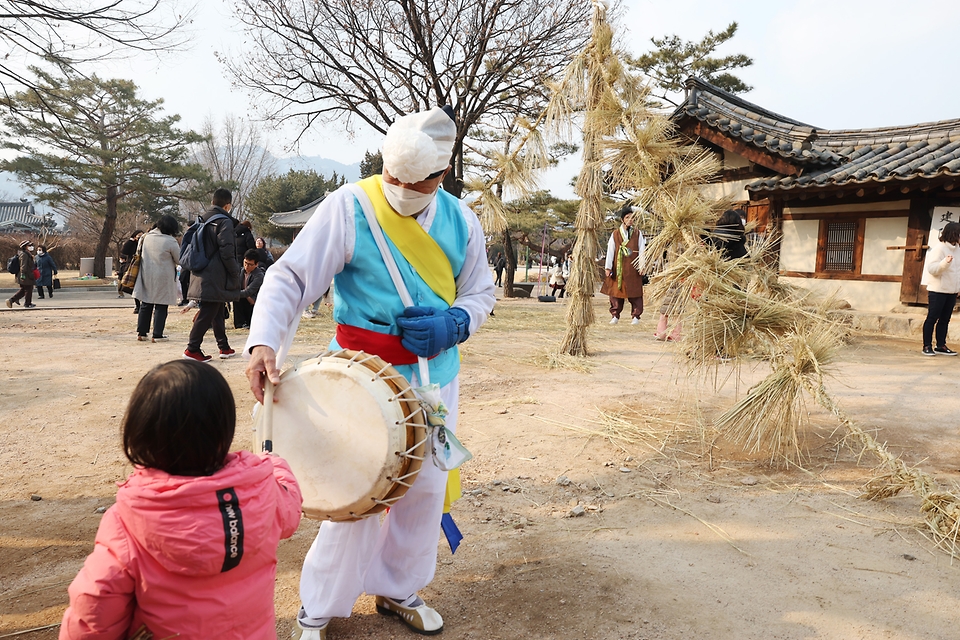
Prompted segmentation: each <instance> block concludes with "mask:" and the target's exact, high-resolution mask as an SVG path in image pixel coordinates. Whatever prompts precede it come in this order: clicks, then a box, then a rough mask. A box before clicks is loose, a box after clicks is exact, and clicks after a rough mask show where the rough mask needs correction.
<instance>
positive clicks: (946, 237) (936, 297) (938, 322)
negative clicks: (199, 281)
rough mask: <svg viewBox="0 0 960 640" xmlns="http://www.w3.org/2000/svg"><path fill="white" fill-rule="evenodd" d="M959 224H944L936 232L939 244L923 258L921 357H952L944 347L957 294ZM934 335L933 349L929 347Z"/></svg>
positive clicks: (959, 263)
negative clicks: (924, 306) (924, 289)
mask: <svg viewBox="0 0 960 640" xmlns="http://www.w3.org/2000/svg"><path fill="white" fill-rule="evenodd" d="M958 244H960V223H958V222H948V223H947V225H946V226H945V227H944V228H943V230H942V231H941V232H940V244H938V245H937V246H936V247H934V248H933V250H932V251H931V252H930V255H929V256H928V257H927V262H926V264H927V268H926V269H924V274H923V278H922V280H921V283H922V284H925V285H927V319H926V320H924V322H923V355H925V356H937V355H940V356H955V355H957V352H956V351H954V350H953V349H950V348H949V347H947V330H948V329H949V327H950V316H951V315H952V314H953V308H954V306H956V304H957V293H960V260H958V258H960V246H958ZM934 331H936V338H937V346H936V347H934V346H933V338H934Z"/></svg>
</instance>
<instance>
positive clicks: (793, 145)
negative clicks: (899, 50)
mask: <svg viewBox="0 0 960 640" xmlns="http://www.w3.org/2000/svg"><path fill="white" fill-rule="evenodd" d="M687 87H688V89H689V90H690V96H689V98H688V99H687V101H686V102H685V103H684V104H683V105H681V106H680V107H679V108H678V109H677V111H676V112H675V113H674V115H673V118H674V119H679V118H681V117H683V116H691V117H695V118H697V119H698V120H700V121H701V122H704V123H706V124H707V125H708V126H710V127H711V128H715V129H718V130H720V131H722V132H724V133H725V134H726V135H729V136H731V137H733V138H738V139H740V140H742V141H743V142H749V143H752V144H753V145H755V146H756V147H758V148H761V149H762V150H765V151H767V152H768V153H773V154H776V155H778V156H780V157H781V158H783V159H785V160H786V161H788V162H790V163H792V164H794V165H796V166H798V167H800V169H801V172H800V175H799V176H786V177H771V178H766V179H762V180H757V181H755V182H752V183H750V184H748V185H747V186H746V188H747V190H748V191H752V192H760V191H790V190H795V189H806V188H818V187H842V186H845V185H858V184H868V183H883V182H891V181H897V180H899V181H906V180H913V179H917V178H920V179H931V178H937V177H940V176H951V177H952V176H960V119H957V120H944V121H941V122H929V123H923V124H915V125H908V126H902V127H882V128H878V129H835V130H830V129H817V128H816V127H811V126H810V125H806V124H803V123H800V122H797V121H795V120H791V119H789V118H786V117H784V116H781V115H778V114H776V113H773V112H771V111H767V110H765V109H763V108H761V107H758V106H756V105H754V104H752V103H750V102H747V101H746V100H743V99H742V98H739V97H737V96H734V95H732V94H730V93H727V92H726V91H723V90H722V89H719V88H717V87H714V86H713V85H711V84H709V83H707V82H704V81H703V80H700V79H698V78H690V79H689V80H687ZM758 137H759V138H760V140H759V141H758Z"/></svg>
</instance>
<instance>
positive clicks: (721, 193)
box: [700, 178, 757, 201]
mask: <svg viewBox="0 0 960 640" xmlns="http://www.w3.org/2000/svg"><path fill="white" fill-rule="evenodd" d="M756 180H757V179H756V178H751V179H750V180H735V181H733V182H714V183H712V184H705V185H703V186H702V187H700V188H701V189H702V190H703V194H704V195H705V196H706V197H708V198H715V199H717V200H719V199H720V198H733V199H734V200H738V201H739V200H749V199H750V194H748V193H747V190H746V189H744V187H745V186H746V185H748V184H750V183H751V182H755V181H756Z"/></svg>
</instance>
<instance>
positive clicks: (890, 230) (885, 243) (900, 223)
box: [860, 218, 908, 276]
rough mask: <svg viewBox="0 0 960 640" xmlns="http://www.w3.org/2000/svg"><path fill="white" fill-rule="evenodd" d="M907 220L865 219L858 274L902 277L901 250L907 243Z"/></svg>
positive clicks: (903, 252) (902, 254)
mask: <svg viewBox="0 0 960 640" xmlns="http://www.w3.org/2000/svg"><path fill="white" fill-rule="evenodd" d="M907 221H908V218H867V220H866V222H865V224H864V230H863V262H862V263H861V265H860V273H863V274H871V275H874V274H877V275H884V276H900V275H903V258H904V255H905V254H906V251H904V250H903V249H896V250H892V251H890V250H887V247H902V246H903V245H905V244H906V243H907Z"/></svg>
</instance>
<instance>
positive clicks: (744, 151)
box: [679, 117, 802, 176]
mask: <svg viewBox="0 0 960 640" xmlns="http://www.w3.org/2000/svg"><path fill="white" fill-rule="evenodd" d="M679 130H680V132H681V133H684V134H686V135H688V136H690V137H691V138H694V139H696V138H702V139H704V140H706V141H707V142H709V143H711V144H714V145H716V146H718V147H720V148H721V149H725V150H727V151H731V152H733V153H736V154H739V155H741V156H743V157H744V158H746V159H747V160H749V161H750V162H753V163H754V164H758V165H760V166H761V167H765V168H767V169H769V170H771V171H775V172H776V173H779V174H781V175H783V176H799V175H800V173H801V171H802V167H800V166H797V165H795V164H793V163H791V162H788V161H786V160H784V159H783V158H781V157H780V156H778V155H774V154H771V153H767V152H765V151H761V150H760V148H759V147H757V146H756V145H754V144H750V143H747V142H743V141H742V140H737V139H736V138H731V137H730V136H728V135H727V134H725V133H723V132H722V131H718V130H716V129H713V128H711V127H710V126H709V125H707V124H706V123H704V122H701V121H699V120H696V119H694V118H689V117H688V118H684V119H683V121H682V122H681V123H680V125H679Z"/></svg>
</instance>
